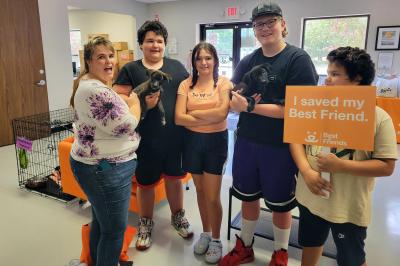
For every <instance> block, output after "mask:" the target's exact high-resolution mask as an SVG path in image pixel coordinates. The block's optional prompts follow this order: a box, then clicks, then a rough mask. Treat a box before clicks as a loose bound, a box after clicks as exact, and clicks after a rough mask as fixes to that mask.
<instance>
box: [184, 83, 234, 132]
mask: <svg viewBox="0 0 400 266" xmlns="http://www.w3.org/2000/svg"><path fill="white" fill-rule="evenodd" d="M191 84H192V78H191V77H189V78H187V79H185V80H184V81H182V82H181V84H180V85H179V88H178V94H179V95H184V96H186V97H187V101H186V110H187V112H189V111H193V110H207V109H211V108H215V107H217V106H218V105H219V104H221V102H222V97H221V95H223V94H224V93H227V91H229V90H231V89H232V87H233V85H232V82H231V81H230V80H229V79H227V78H226V77H223V76H219V77H218V82H217V87H216V88H215V87H213V86H209V87H200V86H199V85H198V83H197V84H196V85H195V86H194V88H193V89H191V88H190V85H191ZM186 128H187V129H189V130H191V131H195V132H200V133H213V132H220V131H224V130H225V129H226V119H225V120H223V121H221V122H218V123H214V124H210V125H206V126H190V127H186Z"/></svg>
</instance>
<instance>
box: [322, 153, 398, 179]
mask: <svg viewBox="0 0 400 266" xmlns="http://www.w3.org/2000/svg"><path fill="white" fill-rule="evenodd" d="M317 156H318V160H317V162H318V167H319V169H320V170H321V171H324V172H330V173H348V174H351V175H355V176H365V177H378V176H390V175H391V174H392V173H393V170H394V166H395V160H394V159H371V160H365V161H353V160H342V159H340V158H338V157H337V156H336V155H335V154H333V153H329V154H327V155H320V154H318V155H317Z"/></svg>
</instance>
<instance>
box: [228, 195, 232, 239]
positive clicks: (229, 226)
mask: <svg viewBox="0 0 400 266" xmlns="http://www.w3.org/2000/svg"><path fill="white" fill-rule="evenodd" d="M231 224H232V187H230V188H229V207H228V240H230V239H231Z"/></svg>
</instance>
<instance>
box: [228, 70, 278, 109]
mask: <svg viewBox="0 0 400 266" xmlns="http://www.w3.org/2000/svg"><path fill="white" fill-rule="evenodd" d="M270 73H271V67H270V65H269V64H263V65H258V66H255V67H253V68H252V69H251V70H250V71H249V72H247V73H246V74H244V76H243V78H242V81H241V82H239V83H238V84H236V86H235V87H234V88H233V91H240V94H241V95H243V96H244V97H245V98H246V100H247V102H248V103H249V105H252V106H254V104H255V100H254V98H253V97H251V96H252V95H254V94H260V95H261V98H264V97H265V94H266V93H267V90H268V85H269V84H270V82H271V77H270V75H269V74H270Z"/></svg>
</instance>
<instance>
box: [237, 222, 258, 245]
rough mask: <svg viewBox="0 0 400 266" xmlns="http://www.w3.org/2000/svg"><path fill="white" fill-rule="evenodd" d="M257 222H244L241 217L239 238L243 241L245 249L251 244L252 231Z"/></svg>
mask: <svg viewBox="0 0 400 266" xmlns="http://www.w3.org/2000/svg"><path fill="white" fill-rule="evenodd" d="M256 225H257V220H254V221H253V220H246V219H244V218H243V217H242V228H241V231H240V238H241V239H242V240H243V242H244V244H245V245H246V247H248V246H250V245H251V243H253V236H254V231H255V230H256Z"/></svg>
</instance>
